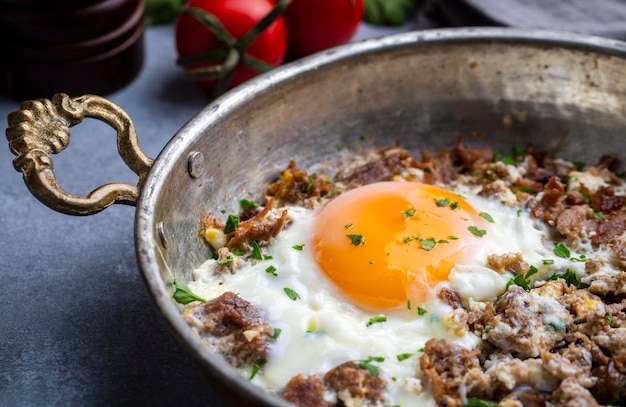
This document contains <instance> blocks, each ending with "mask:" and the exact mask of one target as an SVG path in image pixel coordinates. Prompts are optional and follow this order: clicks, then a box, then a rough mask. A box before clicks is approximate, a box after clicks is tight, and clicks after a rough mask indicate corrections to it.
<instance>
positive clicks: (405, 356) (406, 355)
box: [396, 353, 413, 362]
mask: <svg viewBox="0 0 626 407" xmlns="http://www.w3.org/2000/svg"><path fill="white" fill-rule="evenodd" d="M411 356H413V354H412V353H401V354H399V355H398V356H396V358H397V359H398V362H402V361H403V360H407V359H409V358H410V357H411Z"/></svg>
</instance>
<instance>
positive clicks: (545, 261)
mask: <svg viewBox="0 0 626 407" xmlns="http://www.w3.org/2000/svg"><path fill="white" fill-rule="evenodd" d="M541 263H543V264H554V260H553V259H543V260H541Z"/></svg>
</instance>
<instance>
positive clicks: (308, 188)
mask: <svg viewBox="0 0 626 407" xmlns="http://www.w3.org/2000/svg"><path fill="white" fill-rule="evenodd" d="M311 192H313V175H309V182H307V184H306V194H307V195H311Z"/></svg>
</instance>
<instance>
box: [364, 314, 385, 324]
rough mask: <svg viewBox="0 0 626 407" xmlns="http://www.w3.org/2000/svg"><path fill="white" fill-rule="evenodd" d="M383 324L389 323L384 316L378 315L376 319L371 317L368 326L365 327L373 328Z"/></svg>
mask: <svg viewBox="0 0 626 407" xmlns="http://www.w3.org/2000/svg"><path fill="white" fill-rule="evenodd" d="M381 322H387V317H386V316H384V315H377V316H375V317H371V318H370V319H369V320H368V321H367V324H365V326H368V327H369V326H372V325H374V324H379V323H381Z"/></svg>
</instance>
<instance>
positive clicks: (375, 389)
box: [324, 361, 386, 407]
mask: <svg viewBox="0 0 626 407" xmlns="http://www.w3.org/2000/svg"><path fill="white" fill-rule="evenodd" d="M324 384H325V385H326V387H327V388H329V389H332V390H334V391H335V392H337V397H338V399H339V400H340V401H341V402H342V403H343V405H345V406H363V407H366V406H375V405H376V404H377V403H378V402H380V401H381V400H382V396H383V391H384V390H385V387H386V382H385V381H384V380H383V379H381V378H380V377H377V376H374V375H373V374H372V373H371V372H370V371H369V370H367V369H365V368H363V367H361V366H360V365H359V363H358V362H355V361H350V362H346V363H343V364H341V365H339V366H337V367H335V368H333V369H331V370H329V371H328V372H327V373H326V374H325V375H324Z"/></svg>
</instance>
